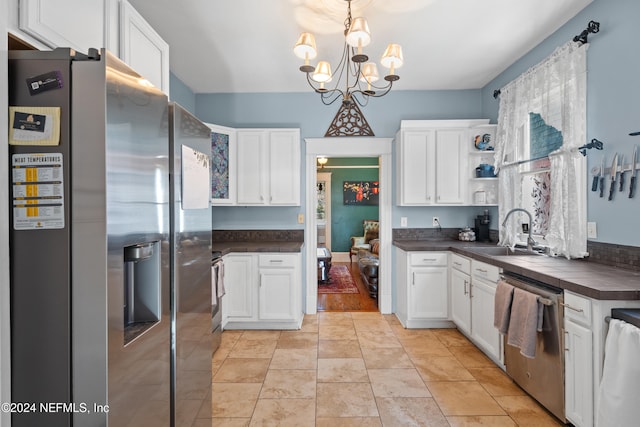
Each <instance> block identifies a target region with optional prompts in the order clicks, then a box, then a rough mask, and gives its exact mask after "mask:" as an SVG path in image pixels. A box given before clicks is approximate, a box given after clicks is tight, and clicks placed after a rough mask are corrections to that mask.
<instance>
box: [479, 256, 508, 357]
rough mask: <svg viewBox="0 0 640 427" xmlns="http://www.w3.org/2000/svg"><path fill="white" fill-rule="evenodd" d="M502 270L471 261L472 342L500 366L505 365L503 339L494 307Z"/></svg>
mask: <svg viewBox="0 0 640 427" xmlns="http://www.w3.org/2000/svg"><path fill="white" fill-rule="evenodd" d="M498 280H500V269H499V268H498V267H496V266H495V265H491V264H487V263H484V262H480V261H477V260H475V259H474V260H471V340H472V341H473V342H474V343H475V344H476V345H477V346H478V347H480V348H481V349H482V350H483V351H484V353H485V354H486V355H487V356H489V357H490V358H491V359H492V360H493V361H494V362H496V363H498V364H499V365H501V366H503V365H504V348H503V342H504V341H503V337H502V335H500V332H498V329H496V328H495V327H494V326H493V307H494V299H495V295H496V287H497V286H498Z"/></svg>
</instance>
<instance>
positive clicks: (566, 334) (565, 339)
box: [562, 331, 569, 352]
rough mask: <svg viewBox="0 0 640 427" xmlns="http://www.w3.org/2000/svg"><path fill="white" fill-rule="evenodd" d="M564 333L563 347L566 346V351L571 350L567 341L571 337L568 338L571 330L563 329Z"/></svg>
mask: <svg viewBox="0 0 640 427" xmlns="http://www.w3.org/2000/svg"><path fill="white" fill-rule="evenodd" d="M563 332H564V334H562V338H563V339H562V341H563V342H562V348H564V351H566V352H569V347H568V345H567V343H568V342H569V339H568V338H567V337H568V335H569V331H563Z"/></svg>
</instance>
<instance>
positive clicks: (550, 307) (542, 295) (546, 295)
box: [503, 272, 566, 422]
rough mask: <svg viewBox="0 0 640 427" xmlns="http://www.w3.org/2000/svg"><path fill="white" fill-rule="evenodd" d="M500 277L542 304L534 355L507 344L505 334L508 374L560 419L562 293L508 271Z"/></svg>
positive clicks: (561, 389)
mask: <svg viewBox="0 0 640 427" xmlns="http://www.w3.org/2000/svg"><path fill="white" fill-rule="evenodd" d="M503 279H504V280H506V281H507V282H508V283H509V284H511V285H512V286H514V287H517V288H520V289H524V290H526V291H528V292H531V293H533V294H536V295H538V302H539V303H541V304H543V306H544V310H543V313H544V314H543V316H544V320H543V326H542V332H538V333H537V339H536V354H535V358H533V359H529V358H527V357H524V356H523V355H522V354H520V349H519V348H517V347H513V346H511V345H508V344H507V341H508V338H509V335H508V334H507V335H506V336H505V337H504V362H505V366H506V369H507V374H508V375H509V376H510V377H511V378H512V379H513V380H514V381H515V382H516V383H517V384H518V385H519V386H520V387H522V388H523V389H524V390H525V391H526V392H527V393H528V394H529V395H531V397H533V398H534V399H536V400H537V401H538V402H539V403H540V404H541V405H542V406H544V407H545V408H547V410H548V411H549V412H551V413H552V414H553V415H555V416H556V417H557V418H558V419H560V420H561V421H562V422H566V418H565V412H564V349H563V345H562V343H563V341H562V328H563V324H564V308H563V303H564V296H563V291H562V289H558V288H555V287H553V286H550V285H548V284H546V283H542V282H539V281H537V280H533V279H530V278H528V277H524V276H521V275H518V274H513V273H507V272H505V274H504V275H503Z"/></svg>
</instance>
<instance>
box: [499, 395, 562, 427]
mask: <svg viewBox="0 0 640 427" xmlns="http://www.w3.org/2000/svg"><path fill="white" fill-rule="evenodd" d="M495 400H497V401H498V403H499V404H500V406H502V407H503V408H504V410H505V411H507V413H508V414H509V415H510V416H511V418H513V419H514V420H515V422H516V423H517V424H518V426H521V427H550V426H561V425H564V424H561V423H560V422H559V421H558V420H557V419H556V418H555V417H553V416H552V415H550V414H549V413H548V412H547V411H546V410H545V409H543V408H542V407H541V406H540V405H539V404H538V403H537V402H536V401H535V400H533V399H532V398H531V397H529V396H499V397H496V398H495Z"/></svg>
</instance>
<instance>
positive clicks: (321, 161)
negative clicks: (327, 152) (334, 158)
mask: <svg viewBox="0 0 640 427" xmlns="http://www.w3.org/2000/svg"><path fill="white" fill-rule="evenodd" d="M328 161H329V159H327V158H326V157H324V156H320V157H318V164H319V165H320V168H324V165H326V164H327V162H328Z"/></svg>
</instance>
